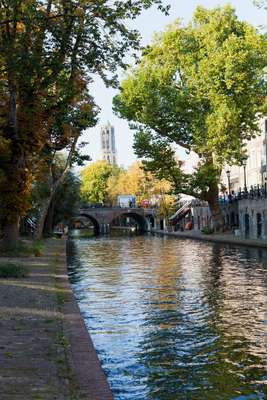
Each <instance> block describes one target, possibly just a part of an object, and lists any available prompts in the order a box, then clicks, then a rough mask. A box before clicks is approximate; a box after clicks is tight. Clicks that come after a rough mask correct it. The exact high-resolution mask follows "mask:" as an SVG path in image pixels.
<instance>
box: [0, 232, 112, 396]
mask: <svg viewBox="0 0 267 400" xmlns="http://www.w3.org/2000/svg"><path fill="white" fill-rule="evenodd" d="M3 260H6V259H4V258H2V259H0V261H3ZM11 261H12V262H17V261H18V262H20V263H23V264H25V265H27V266H29V268H30V274H29V276H28V277H27V278H19V279H13V278H12V279H11V278H9V279H0V399H1V400H11V399H12V400H22V399H27V400H53V399H56V400H61V399H62V400H63V399H64V400H83V399H87V400H109V399H112V395H111V391H110V389H109V386H108V384H107V381H106V378H105V375H104V373H103V371H102V369H101V366H100V363H99V361H98V358H97V355H96V353H95V350H94V347H93V344H92V342H91V339H90V337H89V335H88V333H87V331H86V328H85V325H84V322H83V320H82V318H81V315H80V312H79V309H78V306H77V304H76V302H75V300H74V297H73V293H72V290H71V288H70V285H69V283H68V278H67V271H66V254H65V241H64V240H49V241H47V242H46V250H45V252H44V255H43V256H42V257H38V258H34V257H29V258H20V259H16V258H12V260H11Z"/></svg>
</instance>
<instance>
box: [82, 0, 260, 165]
mask: <svg viewBox="0 0 267 400" xmlns="http://www.w3.org/2000/svg"><path fill="white" fill-rule="evenodd" d="M165 3H166V4H170V5H171V9H170V12H169V15H168V16H164V15H163V14H162V13H161V12H160V11H159V10H157V9H156V7H153V8H151V9H150V10H146V11H144V12H143V13H142V15H141V16H139V17H138V18H137V19H136V20H135V21H133V22H131V26H133V27H134V28H136V29H138V30H139V32H140V33H141V36H142V45H148V44H150V43H151V40H152V38H153V34H154V33H155V32H160V31H163V30H164V29H165V27H166V26H167V25H168V24H170V23H172V22H173V21H174V20H176V19H177V18H179V19H182V21H183V22H184V23H185V24H186V23H188V22H189V21H190V20H191V18H192V15H193V13H194V10H195V8H196V7H197V6H198V5H201V6H204V7H206V8H212V7H216V6H218V5H224V4H232V5H233V6H234V7H235V9H236V12H237V15H238V17H239V18H240V19H242V20H245V21H248V22H250V23H251V24H253V25H254V26H261V25H266V16H267V13H266V11H264V10H258V9H257V8H256V7H255V6H254V5H253V0H232V1H229V0H228V1H227V0H166V2H165ZM121 77H122V76H121ZM117 93H118V91H117V90H115V89H111V88H106V87H105V85H104V84H103V82H102V81H101V80H100V79H98V78H97V79H96V80H95V82H94V83H93V84H92V86H91V95H92V96H93V97H94V99H95V102H96V104H97V105H98V106H99V107H100V109H101V112H100V114H99V123H98V124H97V125H96V126H95V127H94V128H91V129H88V130H86V131H85V133H84V134H83V137H82V141H87V142H89V144H88V145H87V146H86V147H85V148H84V149H83V153H86V154H89V155H90V157H91V159H92V161H96V160H98V159H101V158H102V155H101V149H100V128H101V126H103V125H105V124H106V123H107V121H110V123H111V124H112V125H113V126H114V128H115V141H116V148H117V159H118V165H123V166H124V167H127V166H129V165H130V164H132V163H133V162H134V160H136V157H135V155H134V152H133V149H132V143H133V134H134V132H133V131H131V130H130V129H129V127H128V122H127V121H125V120H122V119H119V118H118V117H117V116H116V115H114V113H113V112H112V98H113V97H114V96H115V95H116V94H117ZM179 157H180V158H182V159H183V158H185V157H186V155H185V153H184V152H182V151H181V152H180V153H179Z"/></svg>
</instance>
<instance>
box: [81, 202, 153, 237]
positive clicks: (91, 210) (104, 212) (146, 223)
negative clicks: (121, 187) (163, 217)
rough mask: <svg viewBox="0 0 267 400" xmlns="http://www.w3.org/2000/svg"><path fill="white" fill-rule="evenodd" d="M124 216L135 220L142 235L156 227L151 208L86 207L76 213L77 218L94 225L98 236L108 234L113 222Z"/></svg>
mask: <svg viewBox="0 0 267 400" xmlns="http://www.w3.org/2000/svg"><path fill="white" fill-rule="evenodd" d="M122 216H126V217H131V218H133V219H134V220H135V221H136V223H137V224H138V225H139V228H140V231H141V232H142V233H144V232H148V231H150V229H151V227H154V223H155V219H154V218H155V210H154V209H150V208H120V207H114V208H107V207H99V208H96V207H84V208H80V209H79V210H78V212H77V213H76V218H78V217H86V218H88V219H89V220H90V221H91V222H92V223H93V225H94V230H95V232H96V233H97V234H100V233H108V232H109V229H110V225H111V224H112V222H113V221H114V220H115V219H116V218H118V217H122Z"/></svg>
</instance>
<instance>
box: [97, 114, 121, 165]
mask: <svg viewBox="0 0 267 400" xmlns="http://www.w3.org/2000/svg"><path fill="white" fill-rule="evenodd" d="M100 136H101V150H102V157H103V160H106V161H107V162H108V163H109V164H114V165H115V164H117V153H116V147H115V131H114V127H113V126H111V124H110V122H108V123H107V125H106V126H103V127H102V128H101V131H100Z"/></svg>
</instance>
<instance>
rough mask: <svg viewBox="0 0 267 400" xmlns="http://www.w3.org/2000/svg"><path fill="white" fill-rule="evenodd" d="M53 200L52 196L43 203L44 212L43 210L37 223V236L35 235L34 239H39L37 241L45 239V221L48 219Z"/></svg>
mask: <svg viewBox="0 0 267 400" xmlns="http://www.w3.org/2000/svg"><path fill="white" fill-rule="evenodd" d="M52 198H53V195H52V194H51V195H50V196H49V198H47V199H46V200H45V202H44V203H43V206H42V210H41V213H40V216H39V218H38V221H37V227H36V231H35V234H34V238H35V239H37V240H40V239H42V237H43V231H44V226H45V220H46V217H47V213H48V210H49V207H50V203H51V200H52Z"/></svg>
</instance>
